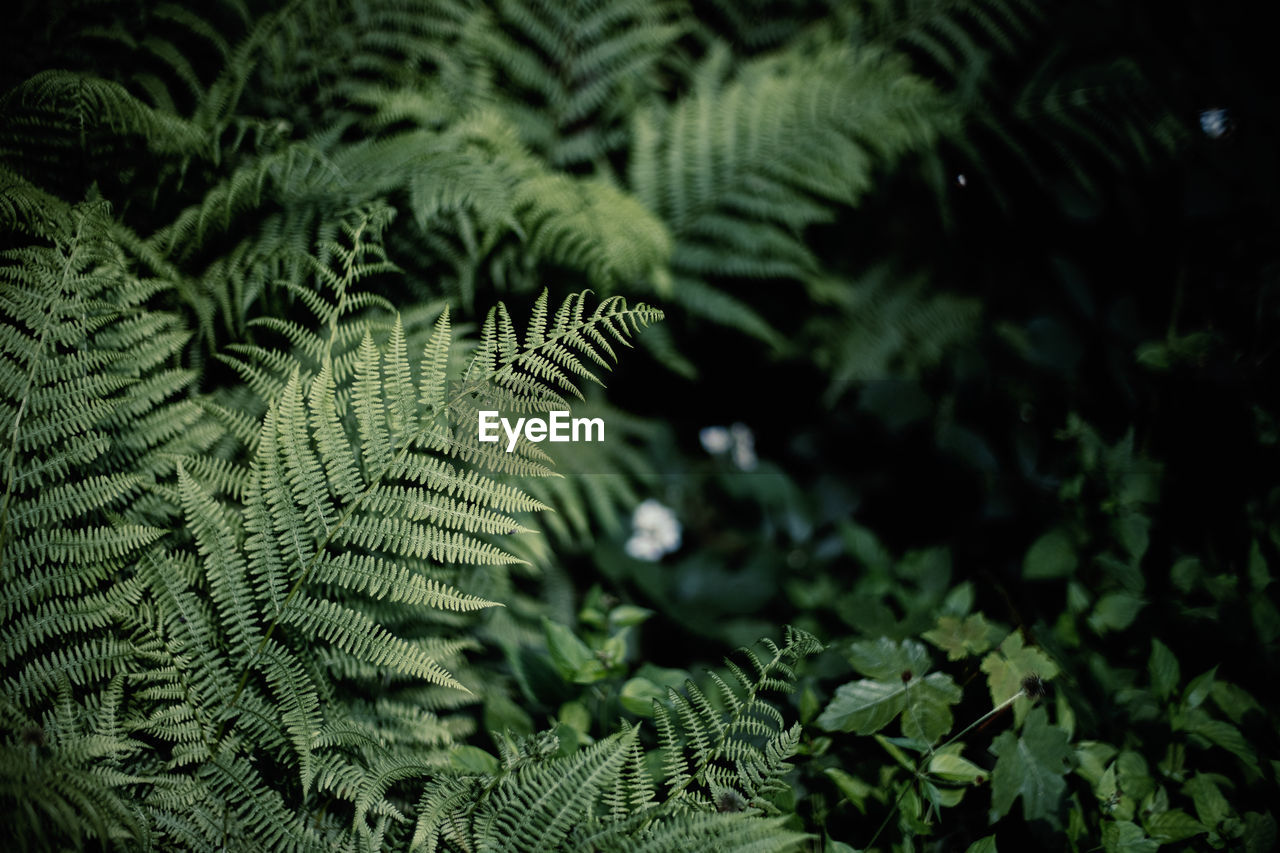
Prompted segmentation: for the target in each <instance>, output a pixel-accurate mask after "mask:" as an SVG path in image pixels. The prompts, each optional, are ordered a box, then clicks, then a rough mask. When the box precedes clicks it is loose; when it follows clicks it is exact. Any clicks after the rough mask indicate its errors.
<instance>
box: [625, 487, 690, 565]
mask: <svg viewBox="0 0 1280 853" xmlns="http://www.w3.org/2000/svg"><path fill="white" fill-rule="evenodd" d="M680 532H681V528H680V521H679V520H678V519H677V518H676V514H675V513H674V512H672V511H671V508H670V507H667V506H664V505H662V504H661V503H659V502H658V501H656V500H654V499H653V498H649V499H648V500H646V501H644V502H643V503H641V504H640V505H639V506H637V507H636V509H635V512H633V513H632V514H631V538H630V539H628V540H627V544H626V551H627V554H628V555H629V556H631V557H634V558H635V559H637V560H645V561H647V562H651V563H652V562H656V561H657V560H660V559H662V557H663V555H664V554H669V553H671V552H672V551H674V550H676V549H677V548H679V547H680Z"/></svg>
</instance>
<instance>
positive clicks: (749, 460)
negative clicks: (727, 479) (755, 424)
mask: <svg viewBox="0 0 1280 853" xmlns="http://www.w3.org/2000/svg"><path fill="white" fill-rule="evenodd" d="M698 440H699V441H701V442H702V447H703V449H705V450H706V451H707V452H708V453H710V454H711V455H712V456H719V455H720V454H722V453H729V457H730V458H731V459H732V460H733V464H734V467H736V468H737V469H738V470H739V471H752V470H754V469H755V467H756V462H757V459H756V438H755V436H754V435H753V434H752V432H751V428H750V427H748V426H747V425H746V424H741V423H737V424H734V425H733V426H731V427H729V428H728V429H725V428H724V427H722V426H709V427H706V428H704V429H703V430H701V431H700V432H699V433H698Z"/></svg>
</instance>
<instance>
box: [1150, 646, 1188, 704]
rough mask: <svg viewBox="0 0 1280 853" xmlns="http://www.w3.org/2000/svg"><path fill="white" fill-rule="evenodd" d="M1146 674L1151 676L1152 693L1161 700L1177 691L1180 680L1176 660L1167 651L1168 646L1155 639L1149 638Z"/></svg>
mask: <svg viewBox="0 0 1280 853" xmlns="http://www.w3.org/2000/svg"><path fill="white" fill-rule="evenodd" d="M1147 672H1149V673H1150V674H1151V690H1152V692H1153V693H1155V694H1156V696H1159V697H1160V698H1161V699H1168V698H1169V697H1170V696H1172V695H1173V691H1174V690H1176V689H1178V682H1179V681H1181V680H1182V670H1181V668H1180V667H1179V666H1178V659H1177V658H1176V657H1174V654H1173V652H1171V651H1169V647H1168V646H1166V645H1165V644H1164V643H1162V642H1160V641H1159V640H1157V639H1156V638H1155V637H1152V638H1151V658H1150V659H1149V660H1148V661H1147Z"/></svg>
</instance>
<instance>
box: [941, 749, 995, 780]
mask: <svg viewBox="0 0 1280 853" xmlns="http://www.w3.org/2000/svg"><path fill="white" fill-rule="evenodd" d="M929 773H930V774H931V775H933V776H937V777H939V778H940V779H942V781H944V782H951V783H961V784H965V785H975V784H980V783H982V782H985V781H986V780H987V771H986V770H985V769H984V768H982V767H979V766H978V765H976V764H974V763H973V762H972V761H970V760H969V759H967V758H961V757H960V756H959V755H956V754H954V753H951V752H945V753H944V752H939V753H937V754H935V755H934V756H933V758H931V759H929Z"/></svg>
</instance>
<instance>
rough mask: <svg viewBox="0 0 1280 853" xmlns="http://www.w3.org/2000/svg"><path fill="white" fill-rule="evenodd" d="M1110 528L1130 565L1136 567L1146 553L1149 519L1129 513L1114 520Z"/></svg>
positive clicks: (1138, 513) (1137, 513)
mask: <svg viewBox="0 0 1280 853" xmlns="http://www.w3.org/2000/svg"><path fill="white" fill-rule="evenodd" d="M1112 527H1113V529H1114V530H1115V533H1116V538H1118V539H1119V540H1120V544H1121V545H1123V546H1124V549H1125V550H1126V551H1128V552H1129V558H1130V559H1131V560H1132V564H1133V565H1137V564H1138V562H1139V561H1140V560H1141V559H1142V557H1143V555H1144V554H1146V553H1147V545H1148V543H1149V542H1150V537H1149V531H1150V529H1151V519H1149V518H1147V517H1146V516H1145V515H1143V514H1142V513H1140V512H1129V513H1125V514H1124V515H1122V516H1121V517H1120V518H1118V519H1116V521H1115V523H1114V524H1113V525H1112Z"/></svg>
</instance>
